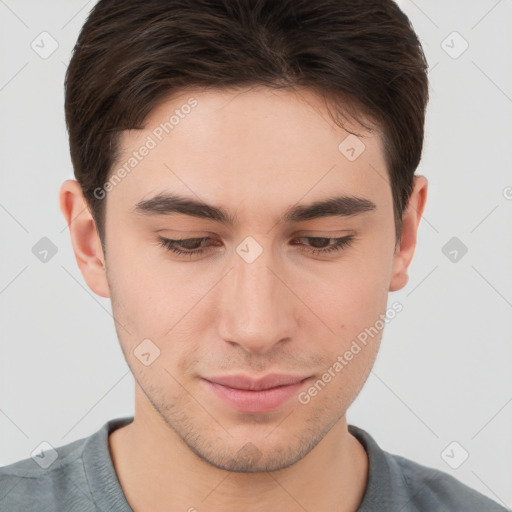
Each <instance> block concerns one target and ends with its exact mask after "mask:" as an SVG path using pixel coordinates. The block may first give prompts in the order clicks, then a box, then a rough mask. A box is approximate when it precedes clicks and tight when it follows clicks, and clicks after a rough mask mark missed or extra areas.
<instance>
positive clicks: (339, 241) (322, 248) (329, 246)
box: [294, 235, 354, 255]
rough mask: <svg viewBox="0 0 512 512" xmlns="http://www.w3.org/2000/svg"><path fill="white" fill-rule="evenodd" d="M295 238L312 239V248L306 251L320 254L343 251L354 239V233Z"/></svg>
mask: <svg viewBox="0 0 512 512" xmlns="http://www.w3.org/2000/svg"><path fill="white" fill-rule="evenodd" d="M295 240H310V241H312V245H311V246H310V247H312V248H311V249H307V250H306V252H308V253H310V254H316V255H318V254H328V253H332V252H336V251H341V250H342V249H344V248H346V247H349V246H350V245H351V244H352V242H353V241H354V235H347V236H343V237H340V238H327V237H314V236H303V237H300V238H296V239H295ZM294 245H296V244H294Z"/></svg>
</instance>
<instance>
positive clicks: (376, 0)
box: [65, 0, 428, 249]
mask: <svg viewBox="0 0 512 512" xmlns="http://www.w3.org/2000/svg"><path fill="white" fill-rule="evenodd" d="M427 67H428V66H427V62H426V59H425V56H424V54H423V50H422V47H421V44H420V42H419V40H418V38H417V36H416V34H415V32H414V30H413V28H412V26H411V24H410V22H409V20H408V18H407V16H406V15H405V14H404V13H403V12H402V11H401V10H400V9H399V7H398V6H397V5H396V4H395V2H394V1H393V0H147V1H144V2H141V1H140V0H100V1H99V2H98V3H97V4H96V5H95V7H94V8H93V9H92V11H91V12H90V14H89V16H88V18H87V20H86V22H85V24H84V26H83V27H82V30H81V32H80V35H79V37H78V41H77V43H76V45H75V48H74V50H73V55H72V58H71V61H70V64H69V67H68V70H67V73H66V80H65V112H66V123H67V128H68V133H69V143H70V152H71V159H72V163H73V167H74V172H75V177H76V179H77V181H78V182H79V183H80V185H81V187H82V190H83V192H84V196H85V198H86V201H87V203H88V206H89V208H90V210H91V214H92V215H93V218H94V220H95V222H96V227H97V229H98V234H99V236H100V239H101V240H102V244H103V247H104V249H105V244H104V240H105V232H104V226H105V205H104V201H103V200H102V199H101V198H98V197H97V194H95V193H94V191H95V190H97V189H98V187H102V185H103V184H104V183H105V182H106V181H107V180H108V177H109V173H111V171H112V168H113V165H114V163H115V162H116V160H117V151H118V140H119V135H120V132H121V131H122V130H127V129H141V128H143V126H144V121H145V119H146V118H147V116H148V114H149V113H150V112H151V111H152V110H153V109H154V108H155V107H156V106H158V104H159V103H161V102H162V101H164V100H165V99H167V98H168V97H169V96H170V95H172V94H173V93H176V92H179V91H180V90H183V89H185V88H190V87H194V86H197V87H206V88H219V89H220V88H228V87H238V86H246V85H247V86H251V85H265V86H268V87H275V88H282V87H295V86H305V87H309V88H311V89H314V90H315V91H317V92H318V93H320V94H322V95H323V96H324V97H325V98H326V99H330V100H334V104H335V106H337V109H338V111H339V112H338V113H339V114H340V115H341V116H344V115H345V116H346V115H348V114H350V116H351V117H352V118H353V119H355V120H359V121H360V123H361V124H362V125H363V126H365V125H364V123H363V122H362V121H361V119H363V116H364V117H365V118H366V119H370V120H371V122H373V123H374V124H375V125H376V126H377V127H379V129H380V131H381V133H382V141H383V144H384V148H385V158H386V164H387V171H388V176H389V180H390V183H391V189H392V195H393V209H394V218H395V226H396V239H397V243H398V241H399V239H400V232H401V224H402V213H403V211H404V209H405V207H406V205H407V201H408V199H409V197H410V194H411V192H412V188H413V176H414V172H415V170H416V168H417V166H418V164H419V161H420V158H421V152H422V146H423V134H424V120H425V109H426V104H427V101H428V78H427Z"/></svg>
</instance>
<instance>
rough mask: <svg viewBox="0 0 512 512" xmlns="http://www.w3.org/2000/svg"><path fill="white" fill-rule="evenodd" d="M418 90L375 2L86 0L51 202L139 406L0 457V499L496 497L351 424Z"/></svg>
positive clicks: (192, 502) (284, 505)
mask: <svg viewBox="0 0 512 512" xmlns="http://www.w3.org/2000/svg"><path fill="white" fill-rule="evenodd" d="M427 98H428V82H427V75H426V62H425V59H424V55H423V52H422V49H421V46H420V44H419V42H418V39H417V37H416V35H415V34H414V32H413V30H412V28H411V26H410V24H409V22H408V20H407V18H406V17H405V15H404V14H403V13H402V12H401V11H400V10H399V8H398V7H397V6H396V5H395V4H394V3H393V2H392V1H391V0H389V1H388V0H379V1H377V0H369V1H364V2H360V1H346V0H344V1H340V0H336V1H334V0H305V1H297V0H261V1H256V0H253V1H251V0H215V1H211V0H181V1H179V0H150V1H147V2H137V1H136V0H123V1H115V0H100V2H99V3H98V4H97V5H96V6H95V7H94V9H93V10H92V12H91V14H90V16H89V18H88V20H87V22H86V23H85V25H84V27H83V29H82V32H81V34H80V36H79V39H78V42H77V45H76V47H75V50H74V53H73V57H72V59H71V62H70V65H69V68H68V72H67V77H66V120H67V125H68V131H69V137H70V148H71V156H72V160H73V165H74V170H75V176H76V178H77V181H74V180H68V181H66V182H65V183H64V184H63V185H62V188H61V192H60V205H61V210H62V212H63V214H64V216H65V218H66V221H67V223H68V225H69V229H70V234H71V240H72V244H73V249H74V252H75V256H76V260H77V263H78V265H79V267H80V270H81V272H82V274H83V276H84V279H85V280H86V282H87V284H88V286H89V287H90V288H91V290H93V291H94V292H95V293H96V294H98V295H100V296H102V297H109V298H111V301H112V311H113V316H114V319H115V325H116V330H117V334H118V337H119V341H120V344H121V347H122V350H123V353H124V356H125V358H126V361H127V363H128V365H129V367H130V369H131V371H132V373H133V375H134V378H135V381H136V390H135V397H136V403H135V415H134V417H133V418H132V417H129V418H118V419H116V420H111V421H109V422H108V423H106V424H105V425H104V426H103V428H102V429H100V430H99V431H98V432H96V433H95V434H93V435H92V436H90V437H89V438H86V439H83V440H77V441H74V442H73V443H70V444H68V445H65V446H62V447H60V448H58V457H57V459H56V460H55V461H54V462H53V463H52V464H51V465H50V466H48V467H46V468H42V467H38V466H37V465H36V464H35V463H34V461H33V460H32V459H27V460H24V461H20V462H17V463H15V464H12V465H10V466H6V467H4V468H2V469H1V471H0V486H1V488H2V495H1V497H0V500H1V501H0V509H1V510H6V511H18V510H20V511H21V510H23V511H31V510H34V511H35V510H70V511H89V510H91V511H92V510H104V511H119V512H121V511H129V510H133V511H136V512H144V511H151V512H159V511H180V510H181V511H196V510H197V511H203V510H208V511H219V512H220V511H222V512H226V511H227V512H229V511H235V510H236V511H238V510H241V509H243V510H246V511H269V510H276V511H277V510H279V511H281V510H284V511H299V510H301V511H304V510H307V511H309V512H314V511H320V510H322V511H323V510H329V511H343V512H349V511H351V512H352V511H360V512H362V511H364V512H367V511H398V510H401V511H413V510H414V511H418V510H421V511H434V510H435V511H440V510H461V511H462V510H464V511H483V510H485V511H499V510H505V509H504V508H502V507H501V506H499V505H498V504H495V503H494V502H493V501H491V500H490V499H488V498H486V497H484V496H483V495H481V494H479V493H477V492H476V491H474V490H472V489H470V488H469V487H467V486H465V485H463V484H462V483H460V482H458V481H457V480H455V479H454V478H453V477H451V476H449V475H447V474H445V473H442V472H440V471H436V470H434V469H431V468H427V467H425V466H421V465H419V464H417V463H414V462H412V461H409V460H407V459H404V458H402V457H399V456H396V455H391V454H389V453H387V452H385V451H383V450H382V449H381V448H380V447H379V446H378V445H377V444H376V443H375V441H374V440H373V438H372V437H371V436H370V435H369V434H368V433H366V432H365V431H363V430H362V429H359V428H357V427H355V426H352V425H350V426H348V425H347V422H346V411H347V409H348V407H349V406H350V404H351V403H352V402H353V401H354V399H355V398H356V396H357V395H358V393H359V391H360V390H361V388H362V386H363V385H364V382H365V381H366V379H367V377H368V375H369V372H370V370H371V368H372V366H373V363H374V361H375V357H376V355H377V352H378V348H379V343H380V339H381V336H382V328H383V326H384V324H385V323H386V321H387V320H388V319H389V318H390V317H391V316H392V315H393V314H396V313H397V312H398V311H400V304H396V303H395V304H393V305H392V306H388V292H390V291H395V290H399V289H401V288H403V287H404V286H405V285H406V283H407V280H408V274H407V271H408V267H409V265H410V263H411V260H412V257H413V253H414V250H415V246H416V236H417V230H418V225H419V222H420V219H421V215H422V212H423V211H424V207H425V201H426V196H427V180H426V179H425V177H423V176H419V175H414V172H415V170H416V168H417V165H418V163H419V161H420V157H421V150H422V143H423V126H424V116H425V107H426V104H427ZM371 329H373V331H372V330H371ZM365 332H372V335H371V336H368V335H366V336H364V335H363V333H365Z"/></svg>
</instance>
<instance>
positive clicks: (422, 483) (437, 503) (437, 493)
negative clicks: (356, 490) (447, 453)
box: [386, 453, 507, 512]
mask: <svg viewBox="0 0 512 512" xmlns="http://www.w3.org/2000/svg"><path fill="white" fill-rule="evenodd" d="M386 456H387V457H388V459H389V461H390V464H394V465H396V468H397V471H398V472H399V474H400V475H401V478H402V479H403V483H404V486H405V487H406V488H407V489H408V490H409V496H410V499H411V505H413V506H416V507H417V508H418V509H419V510H436V511H440V512H441V511H444V510H446V511H452V510H461V511H462V510H464V511H468V512H471V511H475V512H477V511H483V510H485V511H486V512H505V511H506V510H507V509H506V508H505V507H503V506H501V505H499V504H498V503H496V502H495V501H493V500H491V499H490V498H488V497H487V496H484V495H483V494H481V493H479V492H478V491H476V490H474V489H472V488H471V487H469V486H467V485H465V484H463V483H462V482H461V481H460V480H457V479H456V478H455V477H453V476H451V475H449V474H448V473H445V472H444V471H440V470H438V469H434V468H430V467H427V466H424V465H422V464H419V463H417V462H414V461H412V460H409V459H406V458H405V457H401V456H399V455H393V454H389V453H386Z"/></svg>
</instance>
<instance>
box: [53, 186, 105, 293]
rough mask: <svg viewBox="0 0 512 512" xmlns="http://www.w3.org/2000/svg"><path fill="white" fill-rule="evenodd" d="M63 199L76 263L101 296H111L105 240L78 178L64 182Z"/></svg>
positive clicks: (61, 191) (61, 189) (60, 198)
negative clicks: (106, 265) (97, 226)
mask: <svg viewBox="0 0 512 512" xmlns="http://www.w3.org/2000/svg"><path fill="white" fill-rule="evenodd" d="M59 201H60V211H61V212H62V214H63V215H64V218H65V219H66V223H67V225H68V228H69V233H70V236H71V244H72V246H73V251H74V253H75V258H76V262H77V263H78V267H79V268H80V271H81V272H82V275H83V276H84V279H85V281H86V282H87V284H88V286H89V288H90V289H91V290H92V291H93V292H94V293H96V294H97V295H100V296H101V297H110V289H109V286H108V281H107V274H106V270H105V256H104V254H103V248H102V247H101V240H100V237H99V235H98V232H97V230H96V224H95V222H94V219H93V217H92V215H91V212H90V210H89V206H88V204H87V202H86V200H85V197H84V195H83V193H82V187H81V186H80V184H79V183H78V182H77V181H76V180H66V181H65V182H64V183H63V184H62V185H61V188H60V192H59Z"/></svg>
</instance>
